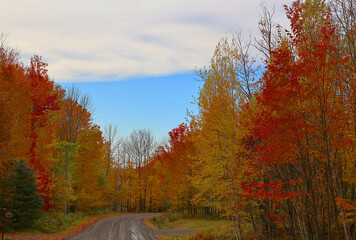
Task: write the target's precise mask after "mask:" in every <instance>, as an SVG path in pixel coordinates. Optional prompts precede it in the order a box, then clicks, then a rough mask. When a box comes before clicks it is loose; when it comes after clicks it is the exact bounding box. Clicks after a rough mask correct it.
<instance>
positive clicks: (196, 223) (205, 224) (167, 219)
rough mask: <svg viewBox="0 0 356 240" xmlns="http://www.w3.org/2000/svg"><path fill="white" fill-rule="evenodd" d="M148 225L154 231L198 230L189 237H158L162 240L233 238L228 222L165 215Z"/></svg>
mask: <svg viewBox="0 0 356 240" xmlns="http://www.w3.org/2000/svg"><path fill="white" fill-rule="evenodd" d="M148 222H149V225H150V226H151V227H153V228H156V229H176V230H187V229H195V230H198V232H197V233H196V234H189V235H160V236H158V237H159V238H160V239H162V240H203V239H206V240H210V239H211V240H215V239H223V240H230V239H235V238H234V231H233V228H232V225H231V222H230V221H227V220H221V219H220V220H219V219H204V218H187V216H186V215H182V214H179V213H167V214H163V215H161V216H158V217H155V218H152V219H149V221H148Z"/></svg>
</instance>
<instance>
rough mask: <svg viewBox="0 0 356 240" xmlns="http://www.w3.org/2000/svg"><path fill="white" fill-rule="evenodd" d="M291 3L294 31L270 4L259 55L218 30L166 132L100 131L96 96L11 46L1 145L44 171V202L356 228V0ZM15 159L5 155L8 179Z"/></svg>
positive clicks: (327, 234)
mask: <svg viewBox="0 0 356 240" xmlns="http://www.w3.org/2000/svg"><path fill="white" fill-rule="evenodd" d="M285 12H286V16H287V18H288V20H289V23H290V26H289V28H287V29H283V28H282V27H281V26H280V25H279V24H277V23H273V21H272V19H271V14H269V13H268V10H266V9H265V10H264V15H263V16H262V17H264V18H263V19H261V21H260V25H259V29H260V30H261V37H262V39H261V40H259V41H257V44H256V45H257V49H258V50H260V51H262V53H263V54H262V55H263V56H264V57H265V59H264V60H263V62H262V63H261V64H262V65H263V66H258V64H257V62H258V58H256V57H253V56H252V55H251V54H250V51H249V49H250V47H251V46H252V45H251V43H249V42H247V43H244V42H243V41H242V39H241V37H240V36H237V37H236V36H235V37H233V38H232V39H229V38H222V39H221V40H220V41H219V43H218V45H217V46H216V49H215V51H214V54H213V57H212V59H211V61H210V63H209V65H208V66H206V67H204V68H203V69H201V70H198V71H197V75H198V77H199V78H200V80H201V81H202V87H201V89H200V90H199V92H198V94H197V97H196V99H195V104H196V107H197V111H196V112H190V113H189V114H188V116H187V117H188V119H189V121H188V122H187V123H182V124H180V125H179V126H177V127H176V128H174V129H172V130H171V131H170V132H169V133H168V137H169V138H168V140H167V141H165V142H163V143H160V144H157V143H156V142H155V141H154V138H153V134H152V133H151V132H150V131H149V130H147V129H140V130H135V131H133V132H132V133H131V134H130V136H128V137H127V138H122V139H120V140H118V139H117V138H115V131H113V129H112V128H111V127H110V128H108V129H107V131H105V134H103V132H102V130H101V129H100V128H99V126H97V125H95V124H94V123H93V122H92V112H91V102H90V99H89V98H88V96H86V95H81V94H80V93H79V91H78V89H75V88H70V89H63V88H61V87H60V86H58V85H56V84H54V82H53V81H52V80H50V79H49V76H48V74H47V70H46V68H47V64H46V63H44V62H42V60H41V58H40V57H38V56H34V57H33V58H32V60H31V63H30V66H29V67H27V66H25V65H24V64H23V63H22V62H21V61H20V58H19V53H18V52H17V51H15V50H12V49H10V48H7V47H5V46H3V47H1V48H0V83H1V84H0V133H1V134H0V151H1V152H2V153H6V154H7V155H9V156H12V157H14V158H15V159H24V160H25V162H26V163H27V164H28V165H29V166H31V168H33V169H34V170H36V177H37V183H38V193H40V194H41V197H42V198H43V199H44V200H45V203H46V204H45V207H44V210H49V209H54V210H56V211H63V213H64V214H66V212H68V211H75V210H84V211H85V210H92V209H104V208H106V209H107V208H110V209H113V210H115V211H126V212H144V211H167V210H175V211H182V212H186V213H188V214H190V215H191V216H194V215H196V214H198V213H199V212H202V211H204V213H205V214H210V215H218V216H220V217H222V218H225V219H229V220H231V223H232V225H233V227H234V236H235V238H236V239H246V236H247V235H249V237H251V236H252V238H255V239H272V238H275V237H278V236H288V237H289V238H290V239H320V240H321V239H347V240H351V239H354V238H355V224H356V221H355V217H356V212H355V211H356V202H355V184H356V178H355V175H356V162H355V143H356V124H355V123H356V116H355V113H356V111H355V77H356V74H355V72H356V69H355V67H356V54H355V49H356V48H355V30H356V26H355V22H356V19H355V2H354V0H340V1H339V0H330V1H329V2H326V1H319V0H305V1H300V0H298V1H295V2H294V3H293V4H292V5H291V6H285ZM274 30H275V31H274ZM104 136H105V137H104ZM15 164H16V160H14V159H12V160H11V159H9V158H8V157H6V156H4V155H0V181H2V182H3V181H5V179H6V178H7V177H8V176H9V171H10V170H11V169H12V166H13V165H15ZM3 189H5V188H3ZM2 201H3V202H4V201H5V202H6V199H3V200H2ZM0 203H1V202H0ZM288 237H286V238H288Z"/></svg>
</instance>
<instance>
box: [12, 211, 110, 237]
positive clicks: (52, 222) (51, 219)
mask: <svg viewBox="0 0 356 240" xmlns="http://www.w3.org/2000/svg"><path fill="white" fill-rule="evenodd" d="M110 214H113V212H111V211H107V210H104V211H91V212H79V211H78V212H76V213H68V214H67V215H66V216H65V217H64V216H63V213H62V212H45V213H43V215H42V217H41V218H39V219H37V220H36V221H35V222H34V224H32V227H31V228H29V229H24V230H20V231H15V232H14V231H10V233H14V234H62V233H68V232H72V231H73V230H74V229H76V228H77V227H79V226H81V225H83V224H86V223H87V222H88V221H89V220H91V219H93V218H97V217H100V216H105V215H110Z"/></svg>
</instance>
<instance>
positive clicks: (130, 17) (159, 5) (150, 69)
mask: <svg viewBox="0 0 356 240" xmlns="http://www.w3.org/2000/svg"><path fill="white" fill-rule="evenodd" d="M0 2H1V7H0V16H1V17H0V32H3V33H5V34H8V38H7V40H8V43H9V44H10V45H11V46H14V47H16V48H18V49H19V50H20V51H21V53H22V55H23V56H24V57H25V58H26V57H27V58H28V57H29V56H31V55H33V54H38V55H41V56H43V58H44V60H45V61H46V62H48V63H49V73H50V75H51V77H53V78H54V80H55V81H57V82H73V81H74V82H78V81H112V80H123V79H128V78H138V77H150V76H163V75H173V74H178V73H185V72H188V71H191V70H192V69H194V68H196V67H198V68H200V67H202V66H203V65H207V64H209V59H210V57H211V55H212V53H213V51H214V47H215V46H216V44H217V42H218V40H219V39H220V38H221V37H223V36H227V35H229V34H231V33H234V32H237V31H242V32H243V33H244V34H247V33H249V32H251V33H253V34H255V35H257V34H258V33H257V23H258V20H259V16H258V10H259V5H260V3H261V1H260V0H60V1H54V0H0ZM267 2H268V5H269V6H271V5H272V4H275V5H276V7H277V11H276V15H275V19H276V20H277V21H278V22H279V23H281V24H283V23H285V17H284V12H283V10H282V4H285V3H290V2H291V1H289V0H287V1H278V0H269V1H267Z"/></svg>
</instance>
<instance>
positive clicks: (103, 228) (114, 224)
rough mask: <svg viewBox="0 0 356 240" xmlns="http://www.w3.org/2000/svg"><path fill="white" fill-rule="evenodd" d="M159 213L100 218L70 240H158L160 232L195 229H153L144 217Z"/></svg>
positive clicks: (171, 232)
mask: <svg viewBox="0 0 356 240" xmlns="http://www.w3.org/2000/svg"><path fill="white" fill-rule="evenodd" d="M158 215H159V213H140V214H127V215H120V216H115V217H108V218H103V219H100V220H99V221H97V222H95V223H94V224H92V225H90V226H89V227H88V228H87V229H85V230H84V231H82V232H80V233H78V234H76V235H74V236H72V237H71V238H69V239H68V240H114V239H115V240H116V239H122V240H156V237H155V235H158V234H186V233H194V232H195V231H194V230H152V229H150V228H148V227H147V226H146V225H145V224H144V223H143V219H145V218H150V217H154V216H158Z"/></svg>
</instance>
